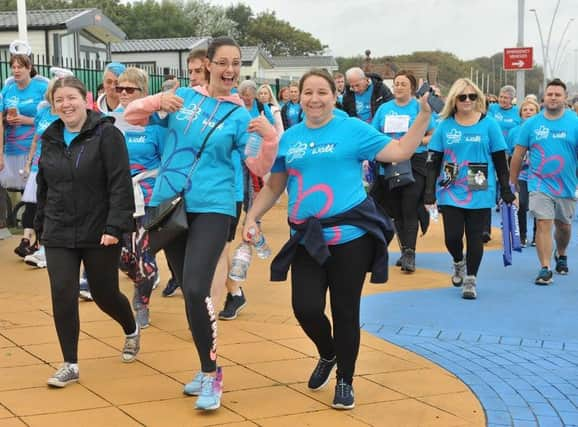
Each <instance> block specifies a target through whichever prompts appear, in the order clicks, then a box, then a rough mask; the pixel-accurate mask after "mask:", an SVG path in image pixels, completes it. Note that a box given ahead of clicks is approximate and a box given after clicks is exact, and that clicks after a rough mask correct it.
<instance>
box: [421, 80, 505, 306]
mask: <svg viewBox="0 0 578 427" xmlns="http://www.w3.org/2000/svg"><path fill="white" fill-rule="evenodd" d="M440 117H441V118H442V121H441V122H440V124H439V125H438V127H437V128H436V130H435V131H434V134H433V136H432V138H431V140H430V142H429V153H428V163H427V168H428V171H427V179H426V189H425V195H424V201H425V203H426V204H427V205H433V204H434V203H435V202H436V198H437V204H438V205H439V206H440V210H441V212H442V214H443V220H444V221H443V223H444V235H445V244H446V248H447V249H448V251H449V253H450V254H451V255H452V257H453V261H454V272H453V275H452V283H453V285H454V286H462V298H464V299H475V298H476V297H477V292H476V276H477V274H478V269H479V267H480V263H481V262H482V256H483V254H484V244H483V241H482V234H483V232H484V227H485V225H486V224H487V222H488V220H489V216H490V214H491V208H492V207H493V206H494V205H495V202H496V179H495V176H496V174H497V177H498V182H499V185H500V193H501V197H502V199H503V200H504V201H505V202H507V203H511V202H512V201H513V200H514V199H515V197H514V195H513V193H512V191H511V190H510V186H509V175H508V161H507V157H506V150H507V146H506V141H505V140H504V136H503V135H502V131H501V129H500V126H499V125H498V123H497V122H496V121H495V120H494V119H493V118H491V117H488V116H486V114H485V99H484V95H483V93H482V92H481V91H480V89H479V88H478V87H477V86H476V85H475V84H474V83H473V82H472V81H471V80H469V79H458V80H456V82H455V83H454V84H453V85H452V87H451V89H450V91H449V93H448V97H447V101H446V104H445V107H444V109H443V110H442V112H441V114H440ZM440 172H441V175H440ZM438 177H439V179H438ZM464 232H465V235H466V255H465V259H464V254H463V250H464V247H463V237H464Z"/></svg>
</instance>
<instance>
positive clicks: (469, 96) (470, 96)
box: [458, 93, 478, 102]
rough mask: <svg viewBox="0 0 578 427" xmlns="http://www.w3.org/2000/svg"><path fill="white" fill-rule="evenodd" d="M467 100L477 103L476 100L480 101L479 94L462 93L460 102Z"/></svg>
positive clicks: (459, 97) (459, 98)
mask: <svg viewBox="0 0 578 427" xmlns="http://www.w3.org/2000/svg"><path fill="white" fill-rule="evenodd" d="M466 99H469V100H470V101H475V100H476V99H478V94H477V93H462V94H460V95H458V101H460V102H465V101H466Z"/></svg>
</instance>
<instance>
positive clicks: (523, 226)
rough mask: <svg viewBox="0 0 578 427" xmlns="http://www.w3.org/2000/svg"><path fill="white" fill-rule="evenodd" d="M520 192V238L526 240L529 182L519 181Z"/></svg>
mask: <svg viewBox="0 0 578 427" xmlns="http://www.w3.org/2000/svg"><path fill="white" fill-rule="evenodd" d="M518 184H519V186H520V192H519V194H518V200H519V207H518V224H519V226H520V237H521V238H522V239H526V238H527V237H528V215H527V214H528V207H529V203H530V195H529V193H528V181H524V180H522V179H521V180H519V181H518Z"/></svg>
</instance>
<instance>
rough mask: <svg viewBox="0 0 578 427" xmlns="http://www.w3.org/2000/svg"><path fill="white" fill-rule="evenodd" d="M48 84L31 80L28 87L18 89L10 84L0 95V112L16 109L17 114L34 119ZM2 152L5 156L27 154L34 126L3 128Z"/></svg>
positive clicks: (14, 83) (44, 81)
mask: <svg viewBox="0 0 578 427" xmlns="http://www.w3.org/2000/svg"><path fill="white" fill-rule="evenodd" d="M47 87H48V82H47V80H45V79H44V78H33V79H31V80H30V83H29V84H28V86H26V87H25V88H24V89H20V88H19V87H18V84H17V83H16V82H15V81H12V82H10V83H9V84H7V85H6V86H4V88H3V89H2V92H1V94H0V111H1V112H3V113H6V112H7V110H8V109H9V108H17V110H18V113H19V114H21V115H23V116H26V117H32V118H34V117H36V112H37V109H38V104H39V103H40V102H41V101H42V100H44V95H45V93H46V88H47ZM4 137H5V138H4V152H5V153H6V155H7V156H21V155H25V154H28V152H29V151H30V144H31V143H32V139H33V138H34V125H20V126H10V125H8V124H6V123H5V127H4Z"/></svg>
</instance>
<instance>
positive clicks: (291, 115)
mask: <svg viewBox="0 0 578 427" xmlns="http://www.w3.org/2000/svg"><path fill="white" fill-rule="evenodd" d="M281 120H283V128H285V130H287V129H289V128H290V127H291V126H293V125H296V124H297V123H299V122H300V121H302V120H303V111H302V110H301V104H299V83H297V82H291V84H290V85H289V102H287V103H286V104H285V105H283V107H282V108H281Z"/></svg>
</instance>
